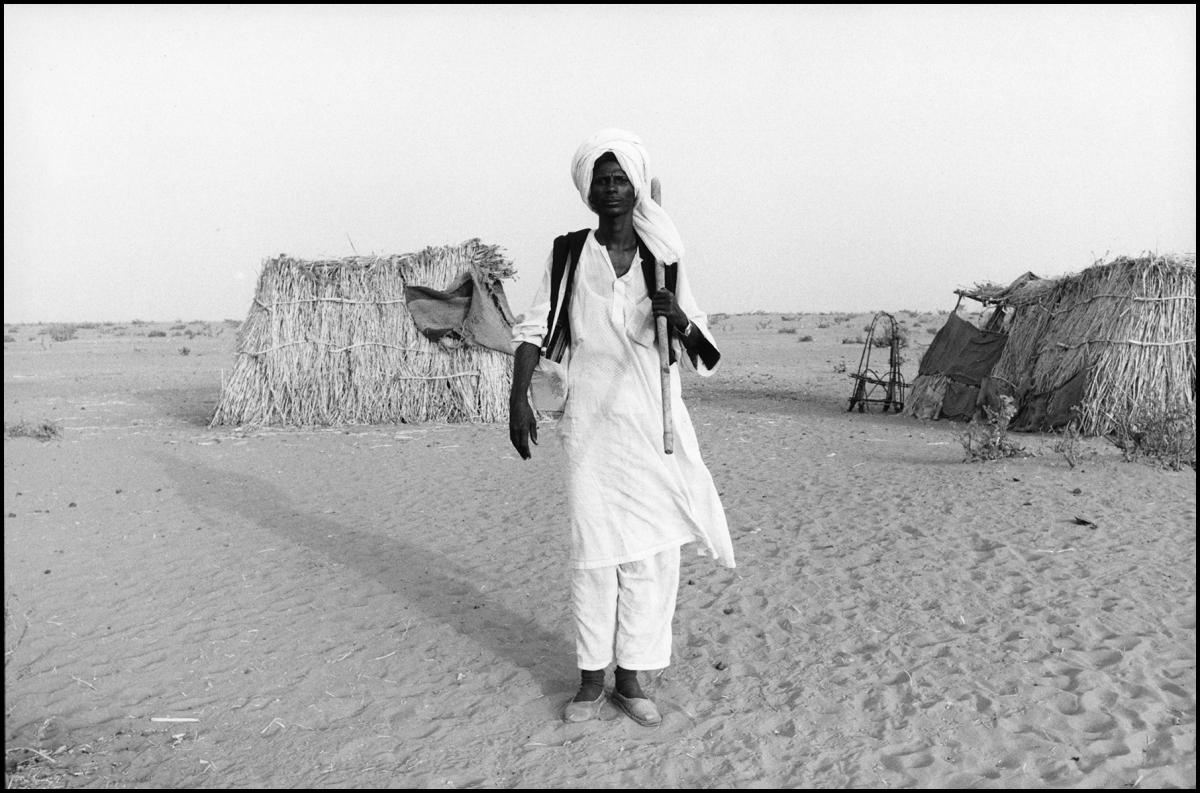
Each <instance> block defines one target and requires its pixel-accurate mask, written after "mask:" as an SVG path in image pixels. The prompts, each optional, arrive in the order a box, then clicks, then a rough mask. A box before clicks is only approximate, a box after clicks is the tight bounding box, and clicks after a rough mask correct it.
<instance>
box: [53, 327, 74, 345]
mask: <svg viewBox="0 0 1200 793" xmlns="http://www.w3.org/2000/svg"><path fill="white" fill-rule="evenodd" d="M47 332H48V333H49V334H50V339H51V341H70V340H71V339H73V338H75V326H74V325H51V326H50V329H49V331H47Z"/></svg>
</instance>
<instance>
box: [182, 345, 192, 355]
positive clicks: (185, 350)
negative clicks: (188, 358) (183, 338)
mask: <svg viewBox="0 0 1200 793" xmlns="http://www.w3.org/2000/svg"><path fill="white" fill-rule="evenodd" d="M191 352H192V351H191V350H189V349H188V348H187V347H180V348H179V354H180V355H189V354H190V353H191Z"/></svg>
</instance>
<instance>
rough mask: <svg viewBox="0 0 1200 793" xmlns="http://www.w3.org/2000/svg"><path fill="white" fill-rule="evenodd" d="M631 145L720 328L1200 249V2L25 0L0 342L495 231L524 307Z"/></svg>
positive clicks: (7, 114)
mask: <svg viewBox="0 0 1200 793" xmlns="http://www.w3.org/2000/svg"><path fill="white" fill-rule="evenodd" d="M607 127H619V128H622V129H626V130H630V131H632V132H635V133H636V134H638V135H639V136H641V138H642V139H643V141H644V142H645V145H646V148H647V150H648V151H649V154H650V158H651V163H650V168H651V172H652V174H653V175H656V176H657V177H658V178H659V179H660V181H661V183H662V203H663V206H664V207H665V208H666V210H667V212H668V213H669V214H670V215H671V217H672V218H673V220H674V221H675V224H676V226H677V227H678V228H679V230H680V233H681V236H682V238H683V241H684V244H685V246H686V254H685V259H684V262H685V266H686V267H687V268H688V273H689V279H690V281H691V283H692V286H693V291H694V293H695V295H696V299H697V302H698V303H699V305H700V307H701V308H702V309H703V310H705V311H707V312H709V313H714V312H726V313H745V312H752V311H768V312H776V311H786V312H842V311H846V312H872V311H889V312H894V311H904V310H921V311H924V310H941V311H945V310H949V309H951V308H953V306H954V302H955V300H956V297H955V295H954V294H953V291H954V289H956V288H960V287H970V286H973V285H975V284H977V283H981V282H993V283H1007V282H1009V281H1011V280H1013V279H1015V278H1016V277H1018V276H1019V275H1021V274H1022V273H1024V272H1026V271H1032V272H1034V273H1036V274H1038V275H1042V276H1056V275H1064V274H1067V273H1074V272H1079V271H1081V270H1083V269H1086V268H1087V267H1088V266H1090V265H1092V264H1093V263H1095V262H1096V261H1097V260H1107V259H1111V258H1114V257H1116V256H1122V255H1124V256H1140V255H1143V254H1145V253H1147V252H1157V253H1194V252H1195V249H1196V153H1195V152H1196V9H1195V6H1194V5H1159V6H1149V5H1138V6H1133V5H1060V6H1054V5H1037V6H1008V5H994V6H987V5H982V6H921V5H896V6H847V5H837V6H823V5H811V6H810V5H788V6H785V5H711V4H705V5H690V6H689V5H636V6H634V5H521V4H517V5H461V6H447V5H388V6H377V5H337V6H330V5H290V6H289V5H282V6H254V5H237V6H232V5H204V6H197V5H193V6H187V5H183V6H174V5H173V6H166V5H26V4H6V5H5V6H4V321H5V322H6V323H28V322H83V321H92V322H121V321H131V320H133V319H141V320H143V321H156V320H157V321H166V320H179V321H192V320H205V321H207V320H220V319H236V320H241V319H244V318H245V317H246V315H247V314H248V312H249V309H250V306H251V303H252V301H253V297H254V290H255V287H256V281H257V278H258V274H259V271H260V268H261V266H262V264H263V262H264V260H266V259H267V258H269V257H274V256H276V255H278V254H281V253H282V254H287V255H289V256H292V257H296V258H301V259H326V258H342V257H347V256H352V255H356V254H360V255H361V254H378V255H392V254H403V253H412V252H416V251H419V250H421V249H423V248H425V247H427V246H439V245H457V244H460V243H462V242H464V241H467V240H470V239H473V238H480V239H481V240H482V241H483V242H485V243H487V244H491V245H499V246H500V247H501V248H503V250H504V251H505V253H506V254H507V256H508V257H509V258H510V259H511V260H512V262H513V264H514V266H515V267H516V272H517V275H516V278H515V279H514V280H513V281H512V282H510V283H508V284H507V286H506V290H507V294H508V298H509V301H510V303H511V304H512V307H513V309H514V310H515V311H516V312H517V313H522V312H523V311H524V309H525V308H527V307H528V304H529V302H530V300H531V299H532V297H533V292H534V290H535V289H536V287H537V285H538V282H539V280H540V277H541V273H542V268H543V267H544V265H545V261H546V258H547V256H548V254H549V250H550V244H551V241H552V240H553V238H554V237H555V236H557V235H559V234H562V233H564V232H567V231H571V230H574V229H578V228H584V227H587V226H592V227H594V221H595V216H594V215H593V214H592V213H591V212H590V211H589V210H588V208H587V207H586V205H585V204H584V203H583V201H582V199H581V198H580V196H579V193H578V192H577V191H576V189H575V187H574V185H573V183H572V181H571V176H570V162H571V157H572V155H573V154H574V152H575V149H576V148H577V147H578V145H579V144H580V143H581V142H582V141H583V140H584V139H586V138H587V137H588V136H589V135H591V134H592V133H593V132H596V131H597V130H600V129H604V128H607Z"/></svg>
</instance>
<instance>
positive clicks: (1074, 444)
mask: <svg viewBox="0 0 1200 793" xmlns="http://www.w3.org/2000/svg"><path fill="white" fill-rule="evenodd" d="M1072 410H1074V408H1072ZM1054 451H1056V452H1058V453H1059V454H1061V455H1062V456H1063V459H1065V460H1066V461H1067V465H1069V466H1071V467H1072V468H1074V467H1075V463H1077V462H1079V422H1078V421H1076V420H1075V419H1071V420H1070V421H1069V422H1067V426H1066V427H1064V428H1063V431H1062V433H1061V434H1060V435H1059V436H1058V440H1056V441H1055V442H1054Z"/></svg>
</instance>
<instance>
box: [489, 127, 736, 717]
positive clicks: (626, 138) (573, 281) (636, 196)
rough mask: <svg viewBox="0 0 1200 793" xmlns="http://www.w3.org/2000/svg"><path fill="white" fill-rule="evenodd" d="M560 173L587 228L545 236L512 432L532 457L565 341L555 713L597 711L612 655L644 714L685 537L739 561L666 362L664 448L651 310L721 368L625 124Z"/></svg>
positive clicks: (516, 381)
mask: <svg viewBox="0 0 1200 793" xmlns="http://www.w3.org/2000/svg"><path fill="white" fill-rule="evenodd" d="M571 170H572V178H573V179H574V182H575V186H576V188H577V189H578V190H579V193H580V196H581V197H582V198H583V200H584V202H585V203H587V205H588V206H589V207H590V208H591V210H592V211H593V212H595V213H596V215H597V216H598V223H597V228H596V229H595V230H594V231H591V230H588V229H584V230H581V231H580V232H576V233H575V234H573V235H564V237H562V238H560V240H559V241H556V245H555V252H553V253H552V254H551V257H550V261H549V262H548V263H547V267H546V272H545V275H544V277H543V279H542V284H541V288H540V289H539V291H538V294H537V296H536V297H535V298H534V301H533V306H532V307H531V309H530V310H529V311H528V312H526V314H525V315H524V317H523V319H522V321H521V322H519V323H518V324H517V325H516V326H515V327H514V329H513V343H514V347H515V362H514V366H513V381H512V393H511V396H510V399H509V408H510V414H509V435H510V438H511V440H512V443H513V446H514V447H515V448H516V450H517V452H518V453H519V454H520V455H521V458H522V459H529V457H530V455H531V453H530V441H532V442H533V443H534V444H536V443H537V417H536V414H535V411H534V409H533V407H532V406H531V405H530V403H529V397H528V394H529V386H530V382H531V378H532V377H533V373H534V370H535V369H536V368H537V366H538V362H539V359H540V358H541V355H542V351H543V348H546V347H552V348H553V347H558V346H560V343H561V342H562V341H563V340H565V345H563V346H565V347H566V355H564V360H565V364H566V371H567V397H566V403H565V408H564V412H563V416H562V419H561V421H560V422H559V434H560V437H561V438H562V442H563V449H564V452H565V455H566V484H567V504H568V508H569V515H568V522H569V526H570V532H571V563H572V567H573V568H574V569H573V573H572V583H571V603H572V614H573V617H574V623H575V647H576V655H577V659H578V665H579V669H580V680H581V682H580V687H579V692H578V693H577V694H576V695H575V697H574V699H572V700H571V702H569V703H567V706H566V709H565V711H564V714H563V718H564V719H565V720H566V721H572V722H573V721H585V720H587V719H590V718H594V717H596V716H598V715H599V713H600V709H601V707H602V705H603V703H604V698H605V670H606V669H607V668H608V666H609V664H610V663H612V662H613V661H614V660H615V661H616V671H615V683H614V687H613V690H612V694H611V700H612V702H613V704H615V705H616V706H617V707H619V708H620V709H621V710H623V711H624V712H625V713H626V714H628V715H629V716H630V717H631V718H633V719H634V720H635V721H636V722H638V723H639V724H642V725H645V726H653V725H656V724H659V723H661V721H662V716H661V714H660V713H659V711H658V708H657V706H656V705H655V704H654V702H653V701H652V700H651V699H650V698H649V697H648V696H647V695H646V693H645V692H644V691H643V690H642V688H641V686H640V684H639V682H638V678H637V673H638V671H640V670H648V669H662V668H665V667H666V666H668V665H669V664H670V657H671V625H672V621H673V619H674V614H675V598H676V594H677V592H678V588H679V555H680V546H682V545H684V544H687V543H691V542H694V541H698V542H700V543H701V549H702V552H707V553H708V554H709V555H711V556H712V557H714V558H716V559H718V560H719V561H720V562H721V563H722V564H724V565H726V566H728V567H733V565H734V560H733V547H732V544H731V542H730V539H729V529H728V526H727V524H726V520H725V512H724V508H723V507H722V506H721V501H720V497H719V496H718V494H717V491H716V487H715V486H714V485H713V481H712V477H711V475H710V474H709V472H708V469H707V467H706V466H705V465H704V462H703V460H702V459H701V457H700V449H699V445H698V444H697V440H696V433H695V430H694V428H693V427H692V423H691V419H690V418H689V416H688V413H687V409H686V408H685V407H684V404H683V400H682V397H681V395H680V386H679V367H678V365H677V364H672V366H671V375H670V395H669V399H670V407H671V411H670V416H671V421H672V424H673V426H672V427H671V429H672V431H673V434H674V448H673V453H671V454H666V453H664V449H663V415H664V413H663V402H662V379H661V368H660V362H659V353H658V350H657V348H656V346H655V345H656V327H655V326H656V321H655V319H656V318H657V317H665V318H666V320H667V324H668V326H669V327H670V331H669V333H670V336H671V340H670V341H671V345H672V349H673V351H674V352H675V353H676V354H677V355H678V356H679V357H682V355H684V354H685V355H687V357H688V359H689V360H690V362H691V364H692V366H693V367H694V368H695V369H696V371H697V372H699V373H700V374H701V375H704V376H707V375H710V374H711V373H712V372H713V371H714V370H715V369H716V367H717V364H718V362H719V360H720V355H721V354H720V352H719V351H718V350H717V347H716V344H715V343H714V341H713V339H712V336H711V335H710V333H709V331H708V328H707V326H706V324H705V314H704V313H703V312H701V311H700V309H699V308H698V307H697V306H696V303H695V300H694V299H693V297H692V293H691V289H690V288H689V286H688V281H687V278H686V275H685V273H684V271H683V269H682V263H681V260H682V257H683V243H682V241H681V240H680V239H679V233H678V231H677V230H676V228H675V224H674V223H673V222H672V221H671V219H670V217H668V216H667V214H666V212H664V211H663V209H662V207H661V206H659V205H658V204H657V203H656V202H655V201H653V200H652V198H651V196H650V178H649V157H648V155H647V153H646V150H645V148H644V147H643V146H642V143H641V140H640V139H639V138H638V137H637V136H636V135H633V134H632V133H629V132H624V131H621V130H612V129H610V130H604V131H602V132H599V133H597V134H596V135H593V136H592V137H591V138H589V139H588V140H587V141H585V142H584V143H583V144H582V145H581V146H580V147H579V150H578V151H577V152H576V153H575V157H574V159H573V162H572V169H571ZM568 243H570V244H568ZM655 259H658V260H660V261H662V262H664V263H666V264H668V265H670V266H669V267H668V268H667V269H668V271H674V272H672V273H671V274H670V276H669V277H668V279H667V280H668V284H673V288H672V289H662V290H657V291H656V290H654V289H653V282H652V279H650V278H649V277H648V276H649V275H650V274H652V273H653V266H654V260H655ZM556 265H557V266H556ZM648 280H650V281H651V283H650V284H648V283H647V281H648Z"/></svg>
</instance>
